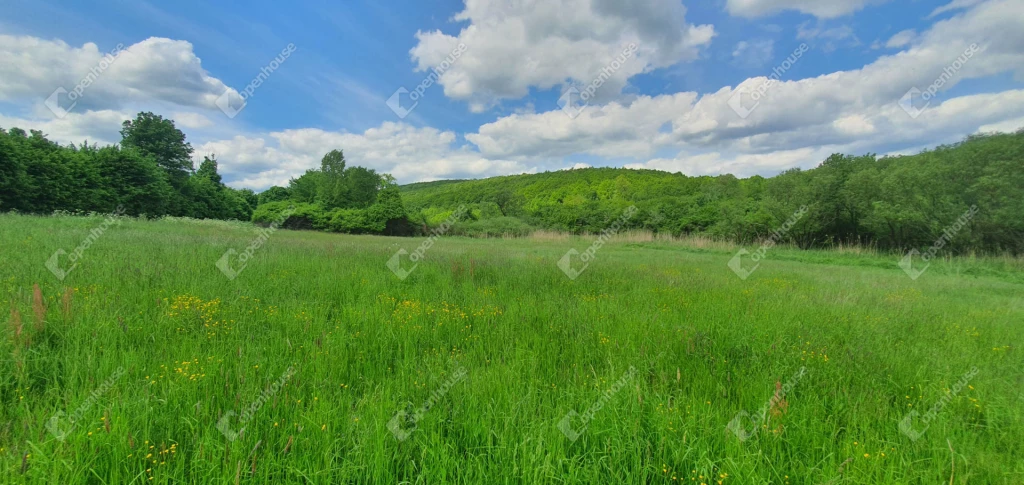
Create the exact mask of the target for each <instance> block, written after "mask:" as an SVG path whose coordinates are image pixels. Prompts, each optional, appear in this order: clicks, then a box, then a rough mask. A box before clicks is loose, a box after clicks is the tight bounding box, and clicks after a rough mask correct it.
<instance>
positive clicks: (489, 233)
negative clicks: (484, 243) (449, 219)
mask: <svg viewBox="0 0 1024 485" xmlns="http://www.w3.org/2000/svg"><path fill="white" fill-rule="evenodd" d="M535 230H536V228H535V227H533V226H531V225H529V224H527V223H525V222H523V221H522V220H521V219H519V218H516V217H495V218H493V219H481V220H477V221H464V222H457V223H456V224H455V225H454V226H452V229H451V231H449V234H452V235H456V236H470V237H501V236H506V235H507V236H514V237H522V236H529V235H530V234H532V233H533V232H534V231H535Z"/></svg>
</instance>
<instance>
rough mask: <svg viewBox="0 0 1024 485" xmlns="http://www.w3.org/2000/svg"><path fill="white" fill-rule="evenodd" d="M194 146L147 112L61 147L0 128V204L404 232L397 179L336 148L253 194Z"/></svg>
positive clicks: (41, 210) (37, 210) (2, 207)
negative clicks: (115, 137)
mask: <svg viewBox="0 0 1024 485" xmlns="http://www.w3.org/2000/svg"><path fill="white" fill-rule="evenodd" d="M193 154H194V150H193V148H192V145H191V144H190V143H188V142H187V141H186V137H185V134H184V133H183V132H182V131H181V130H179V129H178V128H177V127H176V126H175V124H174V121H173V120H171V119H165V118H163V117H162V116H160V115H156V114H153V113H150V112H143V113H139V114H138V115H137V116H136V118H135V119H133V120H128V121H125V122H124V123H123V125H122V129H121V142H120V143H119V144H117V145H110V146H104V147H99V146H97V145H95V144H93V145H89V144H88V143H83V144H81V145H80V146H75V145H67V146H65V145H60V144H58V143H55V142H53V141H50V140H48V139H47V138H46V136H45V135H44V134H43V133H42V132H40V131H36V130H33V131H31V132H28V133H26V132H25V131H24V130H22V129H20V128H11V129H9V130H4V129H2V128H0V211H11V210H14V211H18V212H24V213H31V214H51V213H53V212H54V211H66V212H71V213H91V212H97V213H112V212H115V211H123V213H124V214H125V215H129V216H145V217H162V216H178V217H192V218H197V219H224V220H228V219H235V220H243V221H250V220H251V221H254V222H257V223H261V224H268V223H270V222H273V221H274V220H277V219H279V218H280V215H281V214H282V213H283V212H284V211H285V210H290V211H291V212H290V213H291V214H292V216H291V217H288V218H286V220H284V221H282V222H283V225H284V227H289V228H303V229H320V230H327V231H336V232H349V233H393V234H402V233H408V232H410V229H409V226H408V224H407V223H406V222H405V209H404V208H403V206H402V199H401V195H400V194H399V191H398V188H397V185H396V184H395V180H394V178H393V177H391V176H390V175H388V174H378V173H377V172H376V171H374V170H371V169H367V168H363V167H358V166H346V162H345V157H344V155H343V153H342V152H341V151H340V150H332V151H331V152H329V153H328V154H327V155H325V156H324V158H323V160H322V161H321V166H320V168H319V169H313V170H309V171H307V172H306V173H305V174H304V175H302V176H301V177H298V178H296V179H292V180H291V181H290V183H289V185H288V187H273V188H271V189H270V190H267V191H264V192H262V193H260V194H258V195H257V194H256V193H255V192H254V191H252V190H250V189H234V188H232V187H228V186H227V185H225V184H224V183H223V180H222V178H221V175H220V174H219V173H218V166H217V159H216V157H215V156H214V155H206V156H204V157H203V161H202V162H201V163H200V164H199V167H198V169H197V168H195V166H194V162H193Z"/></svg>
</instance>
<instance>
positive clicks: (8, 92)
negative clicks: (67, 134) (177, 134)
mask: <svg viewBox="0 0 1024 485" xmlns="http://www.w3.org/2000/svg"><path fill="white" fill-rule="evenodd" d="M83 83H86V84H87V85H86V87H85V89H84V91H83V95H82V96H81V98H80V99H79V100H78V101H79V104H78V106H77V107H76V108H77V109H78V110H80V111H85V110H88V109H117V108H120V107H122V106H124V105H125V104H127V103H132V102H139V101H163V102H167V103H172V104H175V105H180V106H189V107H199V108H214V101H215V100H216V99H217V97H218V96H220V95H221V94H222V93H224V91H225V90H227V89H228V87H227V86H225V85H224V83H223V82H221V81H220V80H219V79H217V78H215V77H212V76H210V74H209V73H207V72H206V70H205V69H203V67H202V65H201V63H200V60H199V58H198V57H197V56H196V55H195V53H194V52H193V50H192V44H190V43H189V42H186V41H182V40H171V39H165V38H158V37H151V38H149V39H146V40H143V41H141V42H138V43H136V44H133V45H129V46H123V45H119V46H108V47H104V49H102V50H101V49H100V47H99V46H97V45H96V44H94V43H91V42H90V43H86V44H84V45H83V46H81V47H74V46H71V45H68V44H67V43H65V42H64V41H61V40H45V39H40V38H37V37H30V36H11V35H0V100H19V101H20V100H24V99H38V100H39V102H40V104H41V103H42V101H43V100H44V99H46V98H47V97H49V96H50V95H51V93H53V92H54V90H56V89H57V88H59V87H63V88H64V89H65V90H66V91H68V92H71V91H74V88H75V86H76V85H80V84H83ZM62 102H63V100H62Z"/></svg>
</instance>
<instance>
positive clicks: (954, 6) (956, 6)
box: [928, 0, 985, 18]
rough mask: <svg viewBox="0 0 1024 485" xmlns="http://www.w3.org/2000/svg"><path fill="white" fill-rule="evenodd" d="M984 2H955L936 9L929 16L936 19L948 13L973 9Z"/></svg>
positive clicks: (975, 0) (957, 0)
mask: <svg viewBox="0 0 1024 485" xmlns="http://www.w3.org/2000/svg"><path fill="white" fill-rule="evenodd" d="M983 1H985V0H953V1H952V2H949V3H947V4H946V5H943V6H941V7H939V8H936V9H935V10H932V13H931V14H929V15H928V18H932V17H936V16H938V15H942V14H944V13H946V12H953V11H956V10H963V9H966V8H971V7H973V6H975V5H977V4H979V3H981V2H983Z"/></svg>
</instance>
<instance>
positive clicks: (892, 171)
mask: <svg viewBox="0 0 1024 485" xmlns="http://www.w3.org/2000/svg"><path fill="white" fill-rule="evenodd" d="M402 198H403V200H404V201H405V205H406V208H407V210H408V212H409V217H410V219H412V220H413V221H414V222H421V221H422V222H427V223H430V224H436V223H437V221H440V220H443V218H444V217H446V215H447V213H449V212H451V211H452V210H453V209H454V208H456V207H458V206H459V205H460V204H463V205H467V206H469V207H471V209H472V210H471V211H470V213H469V214H470V217H471V220H468V221H464V222H463V223H461V224H459V225H457V226H456V227H455V228H454V230H455V231H457V232H461V233H465V234H491V235H494V234H501V233H505V232H509V233H516V232H524V231H529V230H531V228H546V229H555V230H562V231H571V232H576V233H579V232H599V231H601V230H603V229H604V228H605V227H607V225H608V224H609V223H610V221H612V220H614V219H616V218H617V217H619V215H621V214H622V213H623V212H624V211H625V210H626V208H628V207H630V206H632V205H635V206H636V207H637V208H638V209H639V210H638V211H637V213H636V215H635V216H633V217H632V218H631V219H630V221H629V223H628V227H629V228H635V229H648V230H651V231H655V232H658V233H666V234H671V235H674V236H679V235H684V234H704V235H710V236H713V237H720V238H724V239H729V240H734V241H739V242H743V243H748V242H752V241H754V240H757V239H762V238H766V237H768V236H769V235H770V234H772V232H773V231H775V230H776V229H777V228H779V227H780V226H782V225H783V224H784V223H785V222H786V221H787V219H789V218H790V217H791V216H792V215H793V214H794V213H796V212H797V211H798V209H799V208H800V207H801V206H807V207H808V209H809V210H808V212H807V214H806V215H804V216H803V217H801V218H800V220H799V221H798V222H797V223H796V224H795V226H794V227H793V228H792V230H791V231H789V233H788V238H789V242H792V243H795V244H797V245H799V246H800V247H803V248H811V247H824V246H831V245H836V244H858V245H870V246H873V247H877V248H880V249H906V248H912V247H924V246H928V245H931V244H932V243H934V242H935V241H936V240H938V239H939V238H940V237H941V236H942V235H943V233H944V231H945V230H946V229H947V228H949V227H951V226H952V225H953V224H954V223H955V222H956V221H957V219H958V218H960V217H961V216H963V215H964V214H965V213H967V212H968V211H969V210H970V208H971V207H972V206H977V214H976V215H974V216H973V217H972V218H971V219H970V220H969V221H968V223H967V224H966V227H965V228H964V229H962V230H961V231H959V233H958V234H956V235H955V237H953V238H952V240H951V241H950V242H949V243H948V245H947V249H948V250H951V251H953V252H965V251H970V250H976V251H983V252H991V253H1005V252H1008V253H1012V254H1021V253H1022V252H1024V131H1020V132H1017V133H1015V134H995V135H975V136H971V137H968V138H967V139H966V140H964V141H963V142H961V143H957V144H954V145H949V146H942V147H938V148H936V149H934V150H929V151H926V152H923V153H920V154H917V155H912V156H900V157H881V158H879V157H876V156H874V155H864V156H847V155H833V156H831V157H829V158H828V159H827V160H825V161H824V162H823V163H822V164H821V165H819V166H818V167H816V168H814V169H810V170H799V169H793V170H789V171H786V172H784V173H782V174H779V175H776V176H774V177H771V178H764V177H760V176H755V177H751V178H747V179H738V178H736V177H734V176H732V175H721V176H717V177H710V176H703V177H688V176H685V175H683V174H681V173H675V174H672V173H666V172H660V171H653V170H627V169H614V168H590V169H581V170H567V171H559V172H548V173H541V174H534V175H514V176H506V177H495V178H490V179H485V180H471V181H439V182H426V183H418V184H410V185H406V186H403V187H402Z"/></svg>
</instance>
